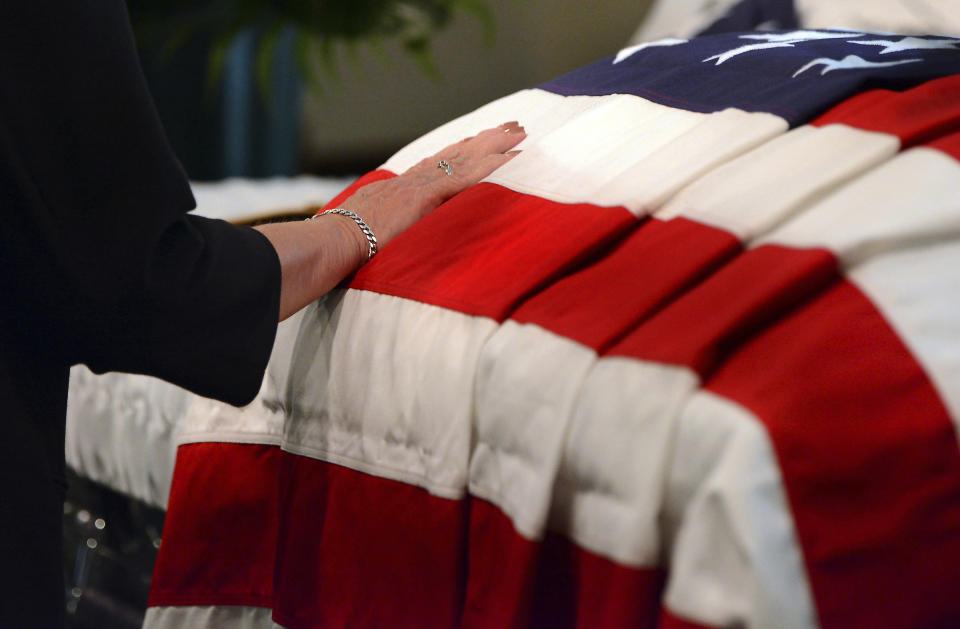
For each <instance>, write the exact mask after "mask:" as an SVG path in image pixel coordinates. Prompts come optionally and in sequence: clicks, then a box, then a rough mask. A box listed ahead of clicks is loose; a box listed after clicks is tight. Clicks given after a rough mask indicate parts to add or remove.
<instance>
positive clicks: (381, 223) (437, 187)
mask: <svg viewBox="0 0 960 629" xmlns="http://www.w3.org/2000/svg"><path fill="white" fill-rule="evenodd" d="M525 137H526V132H525V131H524V129H523V127H522V126H520V125H519V124H518V123H517V122H507V123H504V124H502V125H500V126H498V127H494V128H492V129H487V130H485V131H482V132H480V133H478V134H477V135H475V136H472V137H469V138H465V139H463V140H461V141H460V142H456V143H455V144H452V145H450V146H448V147H447V148H445V149H443V150H441V151H440V152H439V153H437V154H436V155H433V156H432V157H428V158H426V159H424V160H423V161H421V162H419V163H418V164H416V165H414V166H412V167H411V168H410V169H408V170H407V171H406V172H404V173H403V174H402V175H400V176H398V177H393V178H391V179H388V180H384V181H378V182H374V183H371V184H369V185H366V186H364V187H363V188H360V189H359V190H358V191H357V192H356V193H355V194H354V195H353V196H351V197H349V198H348V199H347V200H346V201H344V202H343V203H342V204H341V205H340V207H342V208H343V209H345V210H349V211H351V212H354V213H356V214H357V215H359V216H360V217H361V218H362V219H363V220H364V222H366V223H367V225H368V226H369V227H370V229H371V230H372V231H373V233H374V234H375V235H376V238H377V243H378V246H379V247H382V246H384V245H386V244H387V243H388V242H389V241H390V240H392V239H393V238H394V237H395V236H396V235H397V234H399V233H400V232H402V231H403V230H404V229H406V228H408V227H410V226H411V225H412V224H413V223H415V222H416V221H417V220H419V219H420V218H423V217H424V216H426V215H427V214H429V213H430V212H431V211H433V210H434V209H436V208H437V206H439V205H440V204H441V203H443V202H444V201H446V200H447V199H449V198H450V197H452V196H454V195H455V194H457V193H458V192H460V191H461V190H464V189H465V188H468V187H470V186H472V185H473V184H475V183H477V182H478V181H480V180H481V179H483V178H484V177H486V176H487V175H489V174H490V173H492V172H493V171H494V170H496V169H497V168H499V167H500V166H502V165H503V164H505V163H507V162H508V161H510V159H512V158H513V157H514V156H515V155H516V154H517V151H513V150H511V149H513V147H515V146H516V145H517V144H519V143H520V142H521V141H522V140H523V139H524V138H525ZM441 160H443V161H445V162H447V163H448V164H449V165H450V169H451V170H450V173H449V174H448V173H447V172H446V171H445V170H444V169H443V168H439V167H438V164H439V163H440V161H441ZM256 229H258V230H259V231H260V232H261V233H263V234H264V235H265V236H266V237H267V239H269V240H270V243H271V244H272V245H273V247H274V249H276V251H277V255H278V256H279V258H280V265H281V269H282V284H281V288H280V315H279V318H280V320H281V321H282V320H284V319H286V318H287V317H289V316H290V315H292V314H293V313H295V312H297V311H298V310H300V309H301V308H303V307H304V306H305V305H307V304H308V303H310V302H312V301H314V300H315V299H318V298H319V297H321V296H323V295H324V294H326V293H327V292H328V291H329V290H330V289H332V288H333V287H335V286H336V285H337V284H338V283H340V281H341V280H343V279H344V278H345V277H347V276H348V275H349V274H350V273H353V272H354V271H356V270H357V268H358V267H360V265H361V264H362V263H363V261H365V260H366V259H367V240H366V237H365V236H364V235H363V232H362V231H361V230H360V229H359V228H358V226H357V224H356V223H355V222H354V221H353V220H352V219H351V218H349V217H347V216H341V215H336V214H328V215H326V216H324V217H323V218H322V219H320V220H313V221H300V222H295V223H280V224H276V223H275V224H270V225H262V226H259V227H257V228H256Z"/></svg>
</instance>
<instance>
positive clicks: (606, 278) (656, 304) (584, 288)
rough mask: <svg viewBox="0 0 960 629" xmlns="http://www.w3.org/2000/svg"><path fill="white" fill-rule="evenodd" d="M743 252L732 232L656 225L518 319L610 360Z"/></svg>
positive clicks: (686, 223) (550, 291)
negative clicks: (618, 345) (630, 337)
mask: <svg viewBox="0 0 960 629" xmlns="http://www.w3.org/2000/svg"><path fill="white" fill-rule="evenodd" d="M740 249H741V248H740V243H739V241H738V240H737V239H736V238H735V237H734V236H732V235H731V234H729V233H727V232H725V231H722V230H719V229H716V228H713V227H709V226H706V225H703V224H700V223H696V222H693V221H690V220H687V219H684V218H675V219H672V220H669V221H660V220H656V219H651V220H648V221H647V222H645V223H643V224H641V225H640V227H639V228H638V229H637V230H635V231H634V232H633V233H632V234H630V236H628V237H627V238H626V239H624V241H623V242H622V243H620V244H619V245H618V246H617V247H616V249H614V250H613V251H612V252H611V253H610V254H609V255H607V256H606V257H604V258H603V259H601V260H599V261H598V262H597V263H596V264H593V265H591V266H589V267H587V268H585V269H583V270H582V271H579V272H576V273H574V274H572V275H570V276H568V277H565V278H563V279H561V280H560V281H558V282H557V283H556V284H554V285H553V286H550V287H549V288H547V289H546V290H545V291H543V292H542V293H540V294H538V295H536V296H534V297H532V298H531V299H530V300H529V301H527V302H526V303H524V304H523V305H521V306H520V308H518V309H517V311H516V312H515V313H514V314H513V316H512V318H513V319H515V320H516V321H519V322H521V323H535V324H537V325H539V326H541V327H543V328H546V329H548V330H551V331H553V332H555V333H557V334H559V335H561V336H565V337H567V338H570V339H573V340H575V341H577V342H578V343H581V344H583V345H586V346H587V347H591V348H593V349H594V350H596V351H597V352H602V351H604V350H605V349H606V348H607V347H608V346H609V345H610V344H612V343H613V342H614V341H616V339H617V338H619V337H620V336H622V335H623V334H625V333H626V332H627V331H628V330H630V329H631V328H633V327H635V326H636V325H637V324H638V323H639V322H641V321H643V320H645V319H646V318H648V317H649V316H650V315H651V314H653V313H654V312H656V311H657V310H659V309H660V308H662V307H663V306H664V305H665V304H667V303H669V302H670V301H671V300H672V299H674V298H676V297H677V295H679V294H680V293H682V292H683V291H684V290H687V289H689V288H690V287H691V286H693V285H695V284H696V283H697V282H699V281H701V280H702V279H703V278H704V277H705V276H707V275H709V274H710V273H711V272H713V271H714V270H715V269H716V268H717V267H719V266H720V265H722V264H723V263H724V262H726V261H727V260H729V259H730V258H732V257H733V256H735V255H736V254H737V253H738V252H739V251H740Z"/></svg>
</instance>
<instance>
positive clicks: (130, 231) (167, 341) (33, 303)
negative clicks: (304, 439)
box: [0, 0, 280, 404]
mask: <svg viewBox="0 0 960 629" xmlns="http://www.w3.org/2000/svg"><path fill="white" fill-rule="evenodd" d="M0 203H2V205H3V210H2V211H3V221H2V222H0V291H2V295H3V301H2V302H0V303H2V306H0V308H2V310H0V314H2V316H3V317H5V318H7V319H8V320H10V321H15V322H16V324H17V327H18V329H19V330H20V331H21V333H22V334H23V335H24V336H25V337H29V338H30V340H31V342H32V343H33V344H34V345H35V346H36V347H37V348H38V351H47V352H54V353H57V354H58V355H62V356H63V358H64V360H66V361H68V362H70V363H76V362H84V363H87V364H88V365H89V366H90V367H91V368H93V369H94V370H95V371H107V370H121V371H130V372H135V373H145V374H150V375H155V376H159V377H162V378H164V379H167V380H169V381H171V382H173V383H175V384H178V385H181V386H184V387H186V388H189V389H191V390H193V391H195V392H197V393H200V394H202V395H207V396H210V397H216V398H219V399H223V400H225V401H228V402H231V403H234V404H239V403H244V402H246V401H248V400H249V399H251V398H252V397H253V396H254V395H255V394H256V391H257V387H258V385H259V383H260V379H261V377H262V372H263V368H264V366H265V364H266V360H267V358H268V357H269V353H270V349H271V346H272V343H273V337H274V333H275V328H276V323H277V313H278V304H279V292H280V265H279V261H278V259H277V255H276V253H275V251H274V250H273V248H272V246H271V245H270V243H269V242H268V241H267V240H266V238H264V237H263V236H262V235H261V234H260V233H258V232H256V231H255V230H251V229H247V228H239V227H234V226H231V225H228V224H226V223H223V222H220V221H211V220H206V219H202V218H198V217H192V216H188V215H186V212H187V211H188V210H190V209H191V208H192V207H193V206H194V200H193V196H192V194H191V192H190V188H189V185H188V183H187V180H186V177H185V175H184V173H183V170H182V168H181V167H180V164H179V162H178V161H177V159H176V158H175V156H174V155H173V153H172V151H171V149H170V147H169V145H168V143H167V141H166V138H165V136H164V133H163V129H162V126H161V124H160V122H159V119H158V117H157V115H156V112H155V110H154V107H153V103H152V101H151V98H150V94H149V91H148V89H147V86H146V83H145V81H144V79H143V75H142V72H141V70H140V67H139V61H138V58H137V53H136V49H135V47H134V42H133V36H132V34H131V30H130V26H129V20H128V17H127V14H126V8H125V5H124V3H123V1H122V0H97V1H96V2H66V1H56V0H7V1H5V2H3V3H2V5H0Z"/></svg>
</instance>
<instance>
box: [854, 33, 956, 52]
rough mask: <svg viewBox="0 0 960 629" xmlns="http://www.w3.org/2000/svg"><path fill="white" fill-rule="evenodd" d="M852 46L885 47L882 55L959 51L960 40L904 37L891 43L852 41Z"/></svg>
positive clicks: (886, 41) (878, 40) (884, 41)
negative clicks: (908, 51) (920, 51)
mask: <svg viewBox="0 0 960 629" xmlns="http://www.w3.org/2000/svg"><path fill="white" fill-rule="evenodd" d="M850 43H851V44H860V45H861V46H883V47H884V49H883V50H881V51H880V54H881V55H886V54H890V53H891V52H903V51H905V50H958V48H957V46H960V40H954V41H950V40H948V39H925V38H923V37H904V38H903V39H901V40H900V41H891V40H889V39H868V40H860V41H851V42H850Z"/></svg>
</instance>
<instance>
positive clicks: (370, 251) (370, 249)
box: [307, 207, 377, 262]
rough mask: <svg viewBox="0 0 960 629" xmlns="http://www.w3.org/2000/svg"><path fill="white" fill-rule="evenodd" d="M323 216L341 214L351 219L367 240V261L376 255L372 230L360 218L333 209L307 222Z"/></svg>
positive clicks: (339, 208) (353, 214) (375, 243)
mask: <svg viewBox="0 0 960 629" xmlns="http://www.w3.org/2000/svg"><path fill="white" fill-rule="evenodd" d="M324 214H341V215H343V216H346V217H347V218H350V219H353V222H354V223H356V224H357V226H358V227H359V228H360V231H362V232H363V235H364V236H366V238H367V261H368V262H369V261H370V258H372V257H373V256H374V255H376V253H377V237H376V236H374V235H373V230H372V229H370V226H369V225H367V224H366V223H365V222H364V220H363V219H362V218H360V217H359V216H357V215H356V214H355V213H353V212H351V211H350V210H345V209H343V208H342V207H338V208H335V209H333V210H325V211H323V212H320V213H319V214H314V215H313V216H311V217H310V218H308V219H307V220H313V219H315V218H317V217H320V216H323V215H324Z"/></svg>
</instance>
